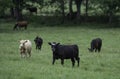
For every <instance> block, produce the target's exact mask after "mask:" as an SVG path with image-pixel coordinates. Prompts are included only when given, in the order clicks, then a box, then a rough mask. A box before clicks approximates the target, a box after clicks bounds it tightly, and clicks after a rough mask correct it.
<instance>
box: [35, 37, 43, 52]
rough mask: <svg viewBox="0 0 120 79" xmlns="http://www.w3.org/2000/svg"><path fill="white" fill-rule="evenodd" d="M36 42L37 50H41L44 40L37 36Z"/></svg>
mask: <svg viewBox="0 0 120 79" xmlns="http://www.w3.org/2000/svg"><path fill="white" fill-rule="evenodd" d="M34 42H35V45H36V49H39V50H41V47H42V44H43V39H42V38H40V37H38V36H37V37H36V38H35V39H34Z"/></svg>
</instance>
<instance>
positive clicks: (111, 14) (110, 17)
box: [109, 11, 113, 24]
mask: <svg viewBox="0 0 120 79" xmlns="http://www.w3.org/2000/svg"><path fill="white" fill-rule="evenodd" d="M112 19H113V13H112V11H110V13H109V23H110V24H111V23H112Z"/></svg>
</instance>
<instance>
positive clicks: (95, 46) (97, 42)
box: [88, 38, 102, 52]
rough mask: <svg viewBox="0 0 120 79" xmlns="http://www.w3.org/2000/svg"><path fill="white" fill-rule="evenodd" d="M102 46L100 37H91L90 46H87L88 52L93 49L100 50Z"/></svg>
mask: <svg viewBox="0 0 120 79" xmlns="http://www.w3.org/2000/svg"><path fill="white" fill-rule="evenodd" d="M101 47H102V40H101V39H100V38H96V39H93V40H92V41H91V48H88V50H89V51H90V52H93V51H94V50H95V52H96V51H98V52H100V51H101Z"/></svg>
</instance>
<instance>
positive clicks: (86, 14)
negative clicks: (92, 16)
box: [85, 0, 88, 17]
mask: <svg viewBox="0 0 120 79" xmlns="http://www.w3.org/2000/svg"><path fill="white" fill-rule="evenodd" d="M85 7H86V10H85V16H86V17H87V16H88V0H86V4H85Z"/></svg>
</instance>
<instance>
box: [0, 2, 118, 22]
mask: <svg viewBox="0 0 120 79" xmlns="http://www.w3.org/2000/svg"><path fill="white" fill-rule="evenodd" d="M27 2H31V3H33V4H34V3H37V4H39V5H40V6H41V7H42V8H43V7H45V6H53V7H56V5H54V4H58V5H57V9H58V10H56V11H59V14H60V15H61V17H62V19H63V20H62V21H63V22H64V20H65V16H67V17H69V18H70V19H73V18H74V19H76V20H78V21H81V20H82V14H81V7H82V6H84V7H85V12H84V16H85V17H86V18H89V16H90V14H89V10H92V11H94V13H95V12H96V11H100V13H101V14H99V15H104V16H107V17H108V22H109V23H111V22H112V21H113V17H115V16H117V15H120V0H0V17H3V16H5V11H6V9H8V8H9V11H10V13H11V16H14V17H16V20H21V19H23V13H22V10H23V9H25V8H27V7H31V5H29V4H27ZM66 5H67V7H66ZM73 5H74V6H76V11H74V9H73ZM66 9H68V12H67V13H66V12H65V10H66ZM98 9H99V10H98ZM98 13H99V12H98ZM94 15H95V14H94ZM99 15H97V16H99ZM118 19H119V18H118Z"/></svg>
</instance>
